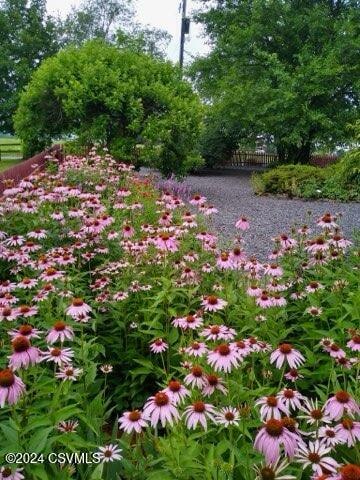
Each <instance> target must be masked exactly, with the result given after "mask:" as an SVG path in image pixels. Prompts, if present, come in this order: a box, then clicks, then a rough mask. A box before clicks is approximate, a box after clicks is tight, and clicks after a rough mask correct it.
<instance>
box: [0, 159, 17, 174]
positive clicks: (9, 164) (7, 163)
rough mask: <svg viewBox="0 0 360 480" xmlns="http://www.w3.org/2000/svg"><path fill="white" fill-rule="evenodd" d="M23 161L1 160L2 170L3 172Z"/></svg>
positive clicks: (0, 170)
mask: <svg viewBox="0 0 360 480" xmlns="http://www.w3.org/2000/svg"><path fill="white" fill-rule="evenodd" d="M20 162H22V159H20V160H1V162H0V172H3V171H4V170H7V169H8V168H11V167H13V166H14V165H16V164H18V163H20Z"/></svg>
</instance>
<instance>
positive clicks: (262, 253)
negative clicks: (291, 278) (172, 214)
mask: <svg viewBox="0 0 360 480" xmlns="http://www.w3.org/2000/svg"><path fill="white" fill-rule="evenodd" d="M250 177H251V172H249V171H236V172H234V171H231V172H229V171H222V172H219V171H215V172H207V173H201V174H200V173H199V174H196V175H190V176H189V177H188V178H187V179H186V180H185V183H186V184H187V185H188V186H189V187H190V189H191V191H192V192H193V193H201V194H202V195H205V196H206V197H207V199H208V203H211V204H213V205H215V207H216V208H217V209H218V210H219V213H217V214H214V215H213V216H212V219H211V221H210V222H211V224H212V225H211V226H212V227H214V228H215V231H217V233H218V234H219V235H220V236H221V237H222V238H223V241H224V242H226V241H229V242H230V241H231V240H232V239H233V238H234V236H236V235H237V230H236V229H235V226H234V224H235V222H236V221H237V220H238V218H239V217H240V216H246V217H247V218H248V219H249V221H250V225H251V228H250V229H249V230H248V231H247V232H245V233H244V235H243V237H244V239H245V242H246V251H247V253H248V254H254V255H257V256H258V257H259V258H263V259H264V258H265V257H266V256H267V255H268V254H269V252H271V249H272V242H271V238H272V237H274V236H276V235H278V234H280V233H285V232H289V231H290V230H291V227H292V226H294V225H299V226H300V225H303V224H304V223H306V224H309V214H308V212H311V218H312V219H313V220H315V219H317V218H318V217H319V216H321V215H323V214H324V213H326V212H330V213H332V214H338V213H341V215H342V217H341V226H342V229H343V231H344V233H345V235H346V236H348V237H349V236H352V235H353V234H354V232H355V230H356V229H360V203H340V202H334V201H319V200H316V201H313V200H301V199H289V198H282V197H276V196H262V197H259V196H256V195H254V193H253V190H252V187H251V184H250ZM316 228H318V227H316Z"/></svg>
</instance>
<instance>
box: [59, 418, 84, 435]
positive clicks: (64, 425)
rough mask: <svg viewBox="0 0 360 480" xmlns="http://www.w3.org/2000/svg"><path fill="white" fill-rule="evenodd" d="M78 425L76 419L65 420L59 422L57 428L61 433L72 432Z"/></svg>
mask: <svg viewBox="0 0 360 480" xmlns="http://www.w3.org/2000/svg"><path fill="white" fill-rule="evenodd" d="M78 426H79V422H78V421H77V420H66V421H62V422H59V424H58V426H57V429H58V430H59V432H61V433H74V432H76V429H77V427H78Z"/></svg>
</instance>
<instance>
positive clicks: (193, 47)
mask: <svg viewBox="0 0 360 480" xmlns="http://www.w3.org/2000/svg"><path fill="white" fill-rule="evenodd" d="M80 3H81V0H47V6H48V11H49V13H52V14H56V13H59V14H60V15H61V16H64V15H66V13H67V12H68V11H69V10H70V7H71V5H75V6H77V5H79V4H80ZM134 4H135V7H136V11H137V21H139V22H141V23H143V24H149V25H151V26H154V27H157V28H161V29H163V30H167V31H168V32H169V33H170V35H172V37H173V38H172V41H171V43H170V45H169V47H168V51H167V55H168V57H169V58H170V59H171V60H173V61H175V62H176V61H178V58H179V38H180V24H181V23H180V18H181V15H180V13H179V6H180V0H134ZM194 7H196V5H195V1H194V0H188V12H189V13H190V15H191V12H192V11H193V10H194ZM185 50H186V51H187V52H189V54H191V55H197V54H204V53H206V52H207V51H208V47H207V46H206V44H205V41H204V39H203V38H201V28H200V27H199V26H197V25H195V23H192V25H191V28H190V35H188V36H187V42H186V46H185ZM186 60H187V61H189V60H191V57H190V56H189V55H186Z"/></svg>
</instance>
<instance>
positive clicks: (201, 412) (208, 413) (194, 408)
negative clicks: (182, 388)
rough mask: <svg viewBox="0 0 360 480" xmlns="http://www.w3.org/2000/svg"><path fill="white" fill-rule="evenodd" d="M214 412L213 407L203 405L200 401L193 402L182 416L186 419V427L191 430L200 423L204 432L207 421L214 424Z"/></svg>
mask: <svg viewBox="0 0 360 480" xmlns="http://www.w3.org/2000/svg"><path fill="white" fill-rule="evenodd" d="M215 414H216V410H215V408H214V406H213V405H210V404H209V403H204V402H202V401H197V402H194V403H193V404H192V405H189V406H188V407H186V409H185V412H184V416H185V419H186V426H187V427H188V428H189V429H190V430H191V429H194V430H195V428H196V427H197V425H198V423H200V424H201V425H202V426H203V428H204V429H205V430H207V419H209V420H212V421H213V422H215V418H214V415H215Z"/></svg>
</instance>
